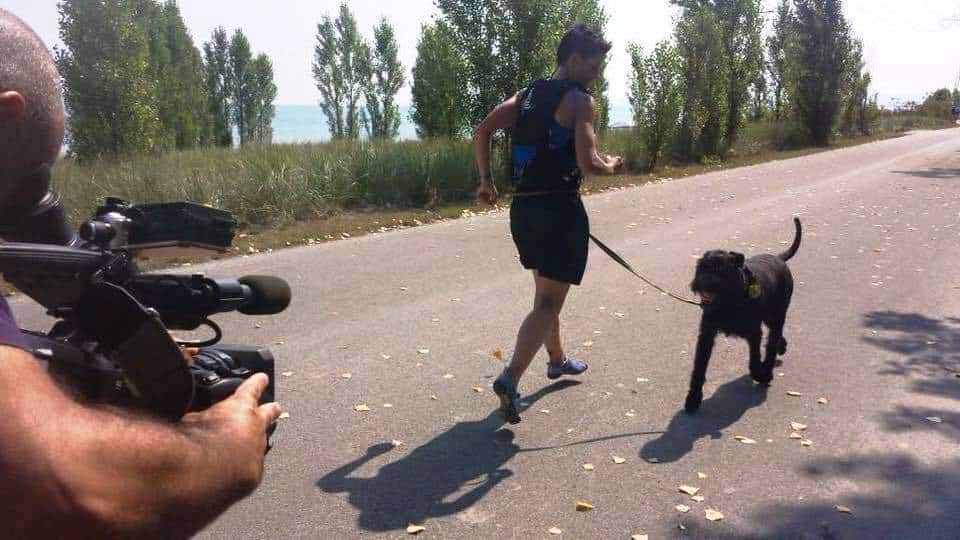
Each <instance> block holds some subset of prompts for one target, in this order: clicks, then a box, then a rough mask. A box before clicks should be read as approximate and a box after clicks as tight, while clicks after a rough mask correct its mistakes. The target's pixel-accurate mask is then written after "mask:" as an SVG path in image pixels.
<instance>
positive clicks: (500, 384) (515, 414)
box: [493, 367, 520, 424]
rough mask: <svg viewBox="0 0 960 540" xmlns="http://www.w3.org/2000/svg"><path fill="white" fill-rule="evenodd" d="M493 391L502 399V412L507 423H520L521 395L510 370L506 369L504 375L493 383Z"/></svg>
mask: <svg viewBox="0 0 960 540" xmlns="http://www.w3.org/2000/svg"><path fill="white" fill-rule="evenodd" d="M493 391H494V392H495V393H496V394H497V397H499V398H500V412H501V413H503V417H504V418H505V419H506V421H507V422H510V423H511V424H519V423H520V410H519V408H518V407H519V405H520V393H519V392H517V386H516V385H515V384H514V383H513V377H512V376H511V374H510V368H509V367H508V368H505V369H504V370H503V373H501V374H500V376H499V377H497V380H496V381H494V382H493Z"/></svg>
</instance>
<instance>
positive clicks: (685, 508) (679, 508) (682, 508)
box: [674, 504, 690, 514]
mask: <svg viewBox="0 0 960 540" xmlns="http://www.w3.org/2000/svg"><path fill="white" fill-rule="evenodd" d="M674 508H676V509H677V512H681V513H683V514H686V513H687V512H689V511H690V507H689V506H687V505H685V504H678V505H676V506H674Z"/></svg>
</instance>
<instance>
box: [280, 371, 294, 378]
mask: <svg viewBox="0 0 960 540" xmlns="http://www.w3.org/2000/svg"><path fill="white" fill-rule="evenodd" d="M281 375H283V376H284V377H289V376H291V375H293V372H292V371H284V372H283V373H281Z"/></svg>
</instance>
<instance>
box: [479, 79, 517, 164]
mask: <svg viewBox="0 0 960 540" xmlns="http://www.w3.org/2000/svg"><path fill="white" fill-rule="evenodd" d="M519 111H520V94H519V93H517V94H516V95H514V96H513V97H511V98H510V99H508V100H506V101H504V102H503V103H501V104H500V105H497V107H496V108H495V109H493V111H491V112H490V114H488V115H487V117H486V118H484V119H483V121H482V122H480V125H479V126H477V129H475V130H474V132H473V155H474V157H475V158H476V161H477V170H478V171H479V172H480V180H481V182H483V180H485V179H486V180H489V179H490V139H492V138H493V134H494V133H495V132H497V131H498V130H501V129H509V128H512V127H513V126H514V124H516V123H517V115H518V113H519Z"/></svg>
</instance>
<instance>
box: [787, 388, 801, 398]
mask: <svg viewBox="0 0 960 540" xmlns="http://www.w3.org/2000/svg"><path fill="white" fill-rule="evenodd" d="M787 395H788V396H790V397H800V396H802V395H803V394H801V393H800V392H795V391H793V390H791V391H789V392H787Z"/></svg>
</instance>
